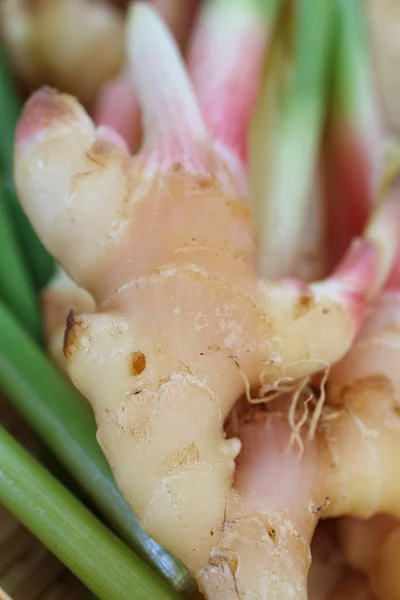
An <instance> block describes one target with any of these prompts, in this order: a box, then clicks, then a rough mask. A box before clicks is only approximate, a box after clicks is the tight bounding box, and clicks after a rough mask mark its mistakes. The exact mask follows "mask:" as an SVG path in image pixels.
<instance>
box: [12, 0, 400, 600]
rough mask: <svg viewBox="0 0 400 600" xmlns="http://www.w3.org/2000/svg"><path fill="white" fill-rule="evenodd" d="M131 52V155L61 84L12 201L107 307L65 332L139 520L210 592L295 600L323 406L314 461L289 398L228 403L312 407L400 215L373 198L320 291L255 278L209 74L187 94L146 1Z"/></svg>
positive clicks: (29, 120) (31, 110)
mask: <svg viewBox="0 0 400 600" xmlns="http://www.w3.org/2000/svg"><path fill="white" fill-rule="evenodd" d="M128 41H129V44H128V46H129V59H130V68H131V71H132V75H133V79H134V85H135V88H136V90H137V94H138V97H139V100H140V104H141V109H142V112H143V128H144V141H143V145H142V148H141V151H140V153H139V154H138V155H137V156H133V157H132V156H131V155H130V154H129V153H128V151H127V149H126V144H125V142H124V141H123V140H122V139H121V138H120V137H119V136H118V135H117V134H116V133H115V132H113V131H111V130H110V129H108V128H101V127H100V128H99V129H96V128H95V126H94V124H93V122H92V121H91V120H90V118H89V117H88V116H87V114H86V113H85V111H84V110H83V109H82V107H81V106H80V105H79V104H78V102H77V101H75V100H74V99H73V98H71V97H70V96H67V95H64V94H57V93H55V92H54V91H52V90H49V89H44V90H40V91H39V92H37V93H35V94H34V95H33V97H32V98H31V99H30V100H29V101H28V103H27V104H26V106H25V108H24V111H23V113H22V116H21V119H20V122H19V125H18V129H17V134H16V150H15V181H16V186H17V189H18V194H19V197H20V201H21V203H22V205H23V207H24V209H25V211H26V212H27V214H28V216H29V218H30V220H31V222H32V224H33V226H34V227H35V229H36V230H37V232H38V234H39V235H40V237H41V239H42V241H43V243H44V244H45V246H46V247H47V248H48V249H49V250H50V251H51V252H52V254H53V255H54V256H55V258H56V260H57V261H58V262H59V263H60V264H61V265H62V267H63V268H64V269H65V270H66V272H67V273H68V275H69V276H70V277H71V278H72V279H73V280H74V281H75V282H76V283H77V285H78V286H81V287H83V288H84V289H86V290H87V291H88V293H89V294H90V295H91V296H92V297H93V298H94V301H95V303H96V312H94V313H92V314H71V315H70V317H69V319H68V324H67V329H66V333H65V343H64V353H65V356H66V360H67V365H68V372H69V374H70V376H71V378H72V381H73V382H74V384H75V385H76V387H77V388H78V389H79V390H80V391H81V392H82V393H83V394H84V395H85V396H86V397H87V398H88V399H89V401H90V403H91V405H92V407H93V410H94V413H95V417H96V421H97V425H98V440H99V442H100V444H101V446H102V448H103V451H104V453H105V455H106V456H107V459H108V461H109V463H110V466H111V468H112V470H113V472H114V475H115V478H116V482H117V484H118V486H119V487H120V489H121V491H122V493H123V494H124V495H125V497H126V499H127V501H128V502H129V504H130V505H131V507H132V509H133V510H134V512H135V513H136V515H137V516H138V518H139V520H140V523H141V525H142V527H143V528H144V530H145V531H146V532H147V533H148V534H149V535H150V536H152V537H153V538H154V539H156V540H157V541H158V542H159V543H160V544H162V545H163V546H164V547H166V548H167V549H169V550H171V551H172V552H174V553H175V554H176V555H177V556H178V557H179V558H180V559H181V560H182V561H183V562H184V563H185V565H186V566H187V568H188V570H189V571H190V573H191V574H193V575H194V577H195V578H196V579H197V581H198V582H199V585H200V587H201V589H202V591H203V592H204V593H205V595H206V596H207V597H208V598H231V597H232V598H236V597H237V596H238V595H240V594H241V593H243V594H245V593H246V592H247V590H250V591H251V592H252V593H253V595H254V596H255V597H257V598H259V599H260V600H262V599H263V598H267V597H268V598H272V597H275V598H282V599H283V598H286V597H289V596H288V594H292V595H295V596H294V597H296V598H298V599H302V598H305V597H306V578H307V571H308V567H309V561H310V556H309V541H310V538H311V535H312V531H313V529H314V527H315V524H316V522H317V518H318V516H319V515H320V512H321V510H322V509H321V501H322V500H321V497H320V496H321V495H320V494H319V493H316V492H315V489H316V487H315V479H316V477H317V469H316V467H317V464H318V463H317V460H316V455H315V454H314V453H315V451H316V436H315V435H314V433H315V429H316V425H317V423H318V416H319V413H320V405H321V402H320V401H319V400H318V402H314V400H315V395H312V396H313V397H312V400H310V402H308V403H307V404H309V405H310V412H311V413H312V417H311V418H310V424H309V440H306V441H305V443H304V445H303V447H302V448H303V453H302V454H301V453H299V452H298V451H297V452H296V451H295V449H292V450H291V451H290V452H287V453H286V451H285V448H286V447H287V444H288V443H289V442H290V440H291V439H294V440H295V441H297V442H298V444H297V445H300V446H301V443H299V435H298V433H299V427H301V419H300V421H299V419H298V418H297V416H298V413H299V410H300V409H302V408H303V407H302V403H301V402H300V403H297V404H296V402H294V403H293V399H292V400H291V402H290V406H291V407H292V408H291V410H290V411H289V417H290V418H289V419H288V417H287V412H288V411H287V405H286V404H284V407H283V410H284V411H286V412H284V414H285V415H286V418H283V417H282V416H281V408H280V405H279V404H278V406H277V407H276V410H275V413H274V411H273V410H272V411H271V414H268V412H267V413H266V415H265V414H264V412H265V411H262V409H261V408H260V407H258V406H257V407H256V408H255V409H254V414H253V411H252V410H251V407H247V409H246V410H244V411H240V410H239V408H240V407H239V408H237V410H236V411H235V412H237V418H236V417H235V414H234V413H232V409H233V408H234V406H235V404H236V402H237V401H238V400H239V399H240V398H242V397H246V398H247V400H250V401H251V402H250V404H253V403H254V402H255V403H256V404H257V403H261V405H262V404H263V401H264V399H265V398H266V397H268V396H270V395H271V394H272V395H274V394H275V393H276V392H279V391H281V390H286V391H287V392H292V395H293V396H294V400H296V398H297V399H299V398H300V397H301V399H303V398H304V394H305V393H306V397H307V394H309V389H310V385H309V383H310V378H311V377H312V376H313V375H314V374H315V373H317V372H320V371H321V370H324V369H327V368H328V367H329V366H330V365H331V364H332V363H335V362H337V361H338V360H339V359H341V358H342V357H343V356H344V355H345V354H346V353H347V352H348V351H349V349H350V347H351V345H352V343H353V341H354V338H355V335H356V334H357V333H358V331H359V328H360V326H361V324H362V320H363V317H364V313H365V303H366V301H367V300H368V299H370V298H371V297H373V296H374V295H375V294H377V293H378V292H379V291H380V289H381V287H382V285H383V284H384V282H385V280H386V279H387V276H388V274H389V272H390V271H391V270H392V266H393V263H394V261H395V259H396V256H397V253H398V248H397V246H398V237H399V227H400V219H399V205H400V203H399V202H398V197H397V195H396V194H395V193H393V194H390V195H389V197H388V198H387V200H386V201H385V202H383V203H382V204H381V205H379V207H378V210H377V211H376V213H374V214H373V215H372V218H371V223H370V224H369V227H368V228H367V230H366V231H365V234H364V237H363V238H360V239H359V240H356V241H355V242H354V243H353V244H352V245H351V247H350V249H349V251H348V254H347V256H346V257H345V259H344V261H343V262H342V263H341V264H340V265H339V267H338V268H337V269H336V271H334V272H333V273H332V274H331V275H330V276H329V277H328V278H327V279H326V280H324V281H319V282H317V283H312V284H310V285H307V284H305V283H303V282H301V281H297V280H293V279H291V280H283V281H280V282H275V283H270V282H268V281H264V280H262V279H260V278H259V276H258V273H257V272H256V269H255V267H254V250H255V233H254V228H253V223H252V219H251V216H250V209H249V204H248V200H247V198H246V197H245V195H244V194H243V188H244V185H243V169H242V155H241V153H240V148H243V145H242V144H241V143H237V139H236V138H235V139H234V140H233V139H228V138H221V137H220V135H219V132H220V131H224V130H225V128H224V127H222V123H221V128H218V129H217V130H214V129H213V125H212V123H213V120H212V117H211V115H210V114H209V112H208V111H209V110H211V108H212V107H207V104H206V103H204V104H202V108H201V109H200V106H199V103H198V102H197V99H196V90H197V88H198V87H200V88H201V87H202V85H203V84H201V78H199V79H196V78H194V87H192V85H191V83H190V80H189V75H188V73H187V72H186V70H185V67H184V64H183V60H182V57H181V56H180V54H179V50H178V47H177V45H176V43H175V41H174V39H173V36H172V35H171V34H170V33H169V32H168V30H167V28H166V27H165V26H164V24H163V23H162V21H161V20H160V18H159V17H158V16H157V13H156V11H155V10H154V9H153V8H152V7H151V6H150V5H148V4H145V3H141V2H138V3H136V4H135V5H134V6H133V8H132V9H131V13H130V17H129V40H128ZM204 52H206V48H204ZM200 58H201V60H204V61H205V64H206V63H207V64H208V63H209V60H208V59H206V58H205V56H204V54H201V55H200ZM200 58H199V60H200ZM222 64H224V63H223V61H222ZM194 68H195V67H194V65H193V63H192V67H191V69H192V72H193V69H194ZM220 82H221V86H222V89H221V93H222V91H223V90H224V89H225V88H224V86H225V84H226V82H225V80H224V78H223V77H221V79H220ZM217 88H218V86H217V85H216V86H215V88H214V89H215V94H217ZM239 93H240V90H238V94H239ZM243 93H244V94H246V93H247V90H246V89H244V90H243ZM236 101H238V100H237V99H235V102H236ZM216 102H217V104H218V101H217V96H216ZM248 110H250V107H248ZM240 114H241V117H240V118H242V119H243V121H244V122H248V114H247V113H246V111H243V112H242V113H240ZM229 115H230V113H229V111H228V112H227V115H226V117H227V118H229ZM206 123H210V124H211V125H210V126H209V127H207V125H206ZM239 126H240V124H238V127H239ZM242 130H243V131H244V129H243V128H242ZM221 142H223V143H221ZM282 402H283V400H282ZM286 402H287V401H286ZM314 408H315V410H313V409H314ZM300 412H301V410H300ZM259 415H261V416H259ZM302 418H303V417H302ZM227 419H229V425H226V429H225V422H226V421H227ZM293 428H294V430H295V431H293ZM230 432H231V433H230ZM293 435H294V437H292V436H293ZM256 438H257V439H258V440H259V445H258V446H257V448H255V444H254V440H255V439H256ZM300 441H301V440H300ZM241 448H242V450H241ZM264 448H265V451H264ZM273 456H276V457H277V460H279V461H280V462H281V464H282V470H281V469H280V468H277V466H276V461H275V460H273ZM235 460H237V464H236V472H235ZM264 462H265V467H264ZM283 471H284V472H285V474H287V476H285V477H283V476H282V472H283ZM257 473H260V476H259V477H257ZM295 485H296V489H295V488H294V486H295ZM274 486H278V491H279V494H277V495H275V494H273V493H271V490H272V489H273V488H274ZM258 490H261V492H260V493H259V491H258ZM324 501H325V500H324V499H323V502H324ZM322 506H323V504H322ZM266 565H267V566H266ZM288 565H289V567H288Z"/></svg>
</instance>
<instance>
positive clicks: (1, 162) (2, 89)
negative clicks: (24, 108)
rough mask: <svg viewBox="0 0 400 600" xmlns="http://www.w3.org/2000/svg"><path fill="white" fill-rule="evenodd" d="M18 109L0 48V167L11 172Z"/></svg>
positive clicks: (16, 98) (18, 102)
mask: <svg viewBox="0 0 400 600" xmlns="http://www.w3.org/2000/svg"><path fill="white" fill-rule="evenodd" d="M20 110H21V101H20V99H19V98H18V95H17V94H16V92H15V90H14V86H13V84H12V81H11V76H10V74H9V72H8V70H7V67H6V61H5V56H4V52H3V50H2V49H1V48H0V123H1V135H0V168H2V169H3V171H8V172H9V173H11V172H12V164H13V148H14V131H15V126H16V124H17V120H18V116H19V113H20Z"/></svg>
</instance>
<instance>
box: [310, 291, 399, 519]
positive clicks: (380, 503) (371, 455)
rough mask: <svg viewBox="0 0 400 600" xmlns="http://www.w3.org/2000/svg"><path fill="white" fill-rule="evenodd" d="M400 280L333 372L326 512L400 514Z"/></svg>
mask: <svg viewBox="0 0 400 600" xmlns="http://www.w3.org/2000/svg"><path fill="white" fill-rule="evenodd" d="M392 282H393V279H392ZM399 283H400V280H399V279H397V290H394V289H392V290H387V291H385V292H384V293H383V294H381V295H380V297H379V298H378V299H377V300H375V302H374V303H373V304H372V305H371V306H370V308H369V311H368V315H367V317H366V319H365V322H364V325H363V328H362V330H361V332H360V334H359V336H358V338H357V340H356V341H355V343H354V345H353V347H352V349H351V351H350V352H349V354H348V355H347V356H346V358H345V359H344V360H343V361H341V362H340V363H339V364H338V365H335V366H334V367H333V368H332V370H331V373H330V377H329V380H328V385H327V403H326V405H325V408H324V412H323V416H322V420H321V429H322V431H323V438H324V441H323V445H324V447H323V449H322V451H321V457H322V462H323V463H324V465H325V467H324V468H323V479H324V486H325V490H326V495H327V496H329V499H330V502H329V505H328V506H327V508H326V511H325V513H324V515H325V516H332V515H333V516H339V515H352V516H355V517H361V518H368V517H370V516H372V515H374V514H377V513H379V512H385V513H387V514H391V515H393V516H396V517H400V509H399V507H400V484H399V466H398V461H397V452H398V450H400V442H399V440H400V436H399V433H400V415H399V410H398V408H399V407H398V396H399V381H398V347H399V343H400V292H399V290H400V286H399V285H398V284H399ZM382 465H385V467H384V468H382Z"/></svg>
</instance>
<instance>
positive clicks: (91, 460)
mask: <svg viewBox="0 0 400 600" xmlns="http://www.w3.org/2000/svg"><path fill="white" fill-rule="evenodd" d="M0 331H1V336H0V387H1V388H2V390H3V392H4V393H5V395H6V396H7V397H8V398H9V400H10V401H11V402H12V403H13V404H14V405H15V406H16V408H17V409H18V410H19V411H20V412H21V413H22V414H23V416H24V417H25V419H26V421H27V422H28V423H29V424H30V425H31V426H32V428H33V429H34V430H35V431H36V432H37V433H38V434H39V435H40V437H41V438H42V439H43V440H44V442H45V443H46V444H47V446H48V447H49V448H51V449H52V451H53V452H54V454H55V455H56V456H57V458H58V459H59V460H60V462H61V463H62V464H63V465H64V466H65V467H66V469H67V470H68V471H69V472H70V473H71V475H73V477H74V478H75V479H76V480H77V481H78V482H79V483H80V485H81V487H82V488H83V489H84V490H85V492H86V493H87V495H88V497H89V498H91V499H92V500H93V501H94V503H95V504H96V506H98V507H99V510H100V511H101V512H102V514H103V515H104V516H105V517H106V519H107V520H108V521H109V522H110V523H111V524H112V526H113V527H114V528H115V530H116V531H117V532H118V533H119V534H120V535H121V537H122V538H123V539H124V540H125V541H126V542H127V543H128V544H129V545H130V546H131V547H132V548H134V549H135V550H136V551H137V552H139V553H140V554H141V555H142V556H143V557H144V558H145V559H146V560H147V561H148V562H150V563H152V564H153V565H154V566H155V567H156V568H157V569H158V571H159V572H160V573H162V574H163V576H164V577H165V578H166V579H167V580H168V581H169V583H170V584H171V585H172V586H173V587H174V588H175V589H176V590H179V591H181V590H184V589H185V590H187V589H190V590H192V589H193V581H192V580H191V578H190V577H189V576H188V574H187V572H186V571H185V569H184V568H183V566H182V565H181V563H180V562H179V561H178V560H177V559H176V558H174V557H173V556H171V555H170V554H169V553H168V552H166V551H164V550H163V549H162V548H160V546H158V544H156V543H155V542H154V541H153V540H151V539H150V538H148V537H147V536H146V535H145V533H144V532H143V531H142V529H141V528H140V525H139V523H138V521H137V519H136V517H135V515H134V514H133V513H132V511H131V509H130V508H129V506H128V504H127V503H126V501H125V500H124V498H123V496H122V495H121V493H120V492H119V490H118V489H117V487H116V485H115V482H114V478H113V476H112V473H111V471H110V468H109V466H108V464H107V462H106V460H105V458H104V455H103V453H102V451H101V449H100V447H99V445H98V444H97V441H96V425H95V422H94V419H93V415H92V412H91V410H90V408H89V406H88V405H87V404H86V403H85V402H83V401H82V398H81V396H80V395H79V393H78V392H77V391H76V390H75V388H74V387H73V386H72V385H71V384H70V383H69V382H68V381H67V380H66V378H65V377H64V376H63V375H62V374H61V373H60V372H59V371H58V369H56V368H55V367H54V366H53V365H52V364H51V363H50V362H49V361H48V360H47V358H46V357H45V355H44V354H43V353H42V352H41V350H40V349H39V348H38V347H37V346H36V345H35V344H34V342H33V341H32V340H31V339H30V337H29V336H28V335H27V334H26V333H25V332H24V331H23V329H22V328H21V327H20V326H19V325H18V323H17V322H16V321H15V319H13V317H12V315H11V314H10V313H9V311H8V310H7V309H6V308H5V307H4V306H2V305H1V304H0ZM133 476H134V474H133Z"/></svg>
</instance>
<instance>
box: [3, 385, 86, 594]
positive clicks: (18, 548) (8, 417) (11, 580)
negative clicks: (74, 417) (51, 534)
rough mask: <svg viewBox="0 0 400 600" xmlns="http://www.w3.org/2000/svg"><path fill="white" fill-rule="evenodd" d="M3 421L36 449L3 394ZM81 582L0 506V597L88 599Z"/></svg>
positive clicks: (29, 435) (32, 437) (26, 428)
mask: <svg viewBox="0 0 400 600" xmlns="http://www.w3.org/2000/svg"><path fill="white" fill-rule="evenodd" d="M0 423H1V424H2V425H4V426H5V427H6V428H7V429H8V431H10V432H11V433H12V434H13V435H14V436H15V437H16V438H17V439H18V440H19V441H20V442H21V443H23V444H24V446H25V447H26V448H27V449H28V450H30V451H31V452H35V450H36V445H35V439H34V436H33V435H32V432H31V431H30V429H29V427H27V426H26V425H25V423H24V422H23V421H22V419H21V418H20V417H19V415H18V414H17V413H16V412H15V411H14V410H13V409H12V408H11V407H10V405H9V403H8V402H6V401H5V400H4V399H2V398H1V397H0ZM87 598H88V595H87V592H86V591H85V590H84V588H83V586H82V585H81V583H80V582H79V581H78V580H77V579H76V578H75V577H74V576H73V575H72V574H71V573H70V571H68V570H67V569H66V568H65V567H64V566H63V565H62V564H61V563H60V562H59V561H58V560H57V559H56V558H55V557H54V556H53V555H52V554H51V553H50V552H49V551H48V550H47V549H46V548H45V547H44V546H43V545H42V544H41V543H40V542H39V541H38V540H37V539H36V538H35V537H33V535H32V534H31V533H30V532H29V531H28V530H27V529H26V528H25V527H23V526H22V525H21V524H20V523H19V522H18V521H17V520H16V519H15V518H14V517H13V516H12V515H11V514H10V513H9V512H8V511H7V510H6V509H5V508H4V507H3V506H1V505H0V600H87Z"/></svg>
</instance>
